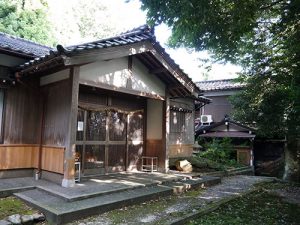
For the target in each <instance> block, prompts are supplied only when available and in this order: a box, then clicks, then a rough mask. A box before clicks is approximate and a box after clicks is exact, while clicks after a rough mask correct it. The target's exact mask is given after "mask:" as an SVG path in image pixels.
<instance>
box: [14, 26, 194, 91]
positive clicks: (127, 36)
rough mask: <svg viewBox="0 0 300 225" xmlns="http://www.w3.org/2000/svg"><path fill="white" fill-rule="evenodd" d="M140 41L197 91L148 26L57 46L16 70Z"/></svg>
mask: <svg viewBox="0 0 300 225" xmlns="http://www.w3.org/2000/svg"><path fill="white" fill-rule="evenodd" d="M142 41H150V42H151V43H152V44H153V46H154V48H155V49H156V51H157V52H159V53H160V54H161V55H162V56H163V57H164V59H165V60H166V61H167V62H168V63H169V64H170V65H171V67H172V68H173V69H174V70H176V71H179V74H180V76H181V77H182V78H183V79H184V80H185V81H186V83H187V84H188V85H191V86H192V87H193V89H194V90H196V91H199V89H198V87H197V86H196V84H195V83H194V82H193V81H192V79H191V78H190V77H189V76H188V75H187V74H186V73H184V72H183V70H182V69H181V68H180V67H179V65H178V64H176V63H175V61H174V60H173V59H172V58H171V57H170V55H169V54H168V53H167V52H166V51H165V49H164V48H163V47H162V46H161V45H160V44H159V43H158V42H157V41H156V38H155V35H154V29H153V28H151V27H149V26H148V25H143V26H140V27H138V28H135V29H133V30H130V31H128V32H125V33H122V34H120V35H119V36H116V37H112V38H107V39H102V40H98V41H94V42H89V43H84V44H80V45H72V46H68V47H63V46H61V45H57V50H54V51H50V52H49V54H47V55H44V56H41V57H37V58H35V59H33V60H30V61H29V62H26V63H24V64H23V65H20V66H19V67H18V68H17V70H19V71H21V70H25V69H27V68H30V67H31V66H33V65H37V64H39V63H45V62H47V61H48V60H51V59H54V58H58V57H61V56H62V55H66V56H71V57H72V56H73V55H76V54H78V53H84V52H85V51H89V50H94V49H103V48H109V47H116V46H124V45H129V44H134V43H139V42H142Z"/></svg>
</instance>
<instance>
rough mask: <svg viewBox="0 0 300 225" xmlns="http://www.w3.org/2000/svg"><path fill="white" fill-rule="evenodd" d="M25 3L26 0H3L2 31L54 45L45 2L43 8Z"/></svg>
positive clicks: (0, 12) (0, 15)
mask: <svg viewBox="0 0 300 225" xmlns="http://www.w3.org/2000/svg"><path fill="white" fill-rule="evenodd" d="M25 3H26V1H25V0H23V1H8V0H1V2H0V31H1V32H4V33H8V34H11V35H15V36H18V37H21V38H25V39H28V40H32V41H34V42H37V43H40V44H45V45H50V46H53V45H54V44H55V41H54V39H53V35H52V31H51V26H50V23H49V21H48V20H47V16H46V12H45V7H46V6H45V4H42V6H43V7H42V8H37V9H32V8H30V7H29V6H26V5H25Z"/></svg>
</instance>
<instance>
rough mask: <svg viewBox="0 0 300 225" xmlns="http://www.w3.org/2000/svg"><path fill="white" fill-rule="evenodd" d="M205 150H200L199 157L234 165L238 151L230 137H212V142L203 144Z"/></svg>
mask: <svg viewBox="0 0 300 225" xmlns="http://www.w3.org/2000/svg"><path fill="white" fill-rule="evenodd" d="M203 146H204V149H205V151H203V152H200V153H199V154H198V157H200V158H206V159H209V160H212V161H214V162H217V163H221V164H225V165H228V166H234V165H236V164H237V162H236V160H235V154H236V151H235V150H234V147H233V144H232V143H231V139H230V138H223V139H212V141H211V142H208V143H204V144H203Z"/></svg>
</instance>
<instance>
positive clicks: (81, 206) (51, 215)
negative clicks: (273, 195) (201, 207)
mask: <svg viewBox="0 0 300 225" xmlns="http://www.w3.org/2000/svg"><path fill="white" fill-rule="evenodd" d="M217 183H220V178H217V177H202V178H193V179H186V180H181V181H173V182H166V183H164V184H163V185H161V184H158V185H151V186H145V187H141V188H136V189H128V190H122V191H120V192H115V193H108V194H105V195H103V194H102V195H98V196H90V197H89V198H82V199H77V200H75V201H67V200H66V199H64V198H61V196H59V197H58V196H56V195H53V194H52V193H49V192H47V191H44V190H41V189H34V190H27V191H24V192H19V193H16V194H15V196H17V197H18V198H20V199H22V200H23V201H25V202H26V203H27V204H29V205H31V206H33V207H35V208H37V209H39V210H40V211H41V212H43V213H44V214H45V215H46V218H47V220H48V221H49V222H50V223H53V224H63V223H67V222H71V221H72V220H76V219H80V218H83V217H86V216H90V215H94V214H101V213H104V212H107V211H110V210H113V209H117V208H122V207H125V206H130V205H134V204H138V203H142V202H145V201H149V200H153V199H157V198H158V197H165V196H169V195H172V194H173V193H176V194H178V193H180V192H183V191H187V190H190V189H194V188H198V187H207V186H211V185H214V184H217Z"/></svg>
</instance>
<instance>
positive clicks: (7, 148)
mask: <svg viewBox="0 0 300 225" xmlns="http://www.w3.org/2000/svg"><path fill="white" fill-rule="evenodd" d="M38 151H39V146H38V145H30V144H27V145H26V144H18V145H17V144H16V145H0V155H1V157H0V170H9V169H29V168H37V167H38ZM63 162H64V148H63V147H55V146H43V148H42V170H47V171H50V172H55V173H61V174H62V173H63V165H64V164H63Z"/></svg>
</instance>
